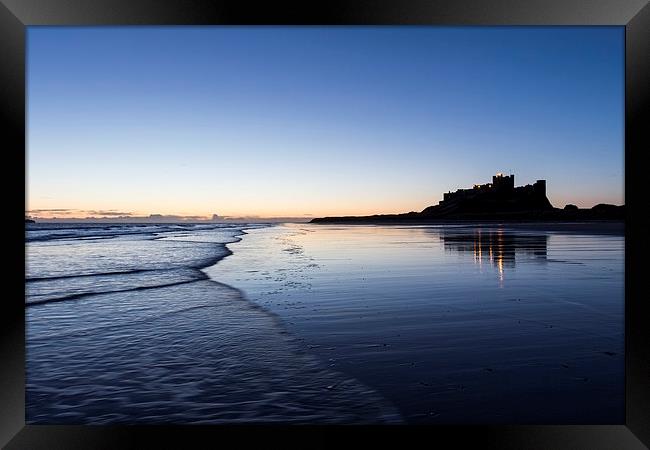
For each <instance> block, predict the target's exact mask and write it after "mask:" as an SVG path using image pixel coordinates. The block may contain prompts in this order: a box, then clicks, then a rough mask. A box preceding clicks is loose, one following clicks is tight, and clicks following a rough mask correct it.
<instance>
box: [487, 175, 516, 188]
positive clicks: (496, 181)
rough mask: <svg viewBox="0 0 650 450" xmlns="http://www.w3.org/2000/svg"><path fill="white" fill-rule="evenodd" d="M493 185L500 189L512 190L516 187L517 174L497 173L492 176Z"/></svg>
mask: <svg viewBox="0 0 650 450" xmlns="http://www.w3.org/2000/svg"><path fill="white" fill-rule="evenodd" d="M492 186H494V188H495V189H496V190H498V191H512V190H513V189H514V188H515V175H514V174H512V175H503V174H502V173H497V174H496V175H494V176H493V177H492Z"/></svg>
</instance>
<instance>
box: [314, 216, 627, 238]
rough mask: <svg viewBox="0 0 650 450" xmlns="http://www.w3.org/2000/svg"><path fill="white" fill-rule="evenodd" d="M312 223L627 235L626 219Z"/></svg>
mask: <svg viewBox="0 0 650 450" xmlns="http://www.w3.org/2000/svg"><path fill="white" fill-rule="evenodd" d="M310 223H311V224H313V225H346V226H355V225H359V226H368V225H375V226H389V227H395V226H398V227H399V226H407V227H410V226H459V227H463V226H464V227H485V228H508V229H515V230H533V231H549V232H556V231H557V232H563V233H582V234H596V235H618V236H623V235H625V221H624V220H598V221H596V220H593V221H536V220H526V221H524V220H517V221H504V220H417V221H416V220H413V221H401V220H395V221H385V222H384V221H373V220H354V221H352V220H350V221H345V220H342V221H338V220H331V221H327V222H310Z"/></svg>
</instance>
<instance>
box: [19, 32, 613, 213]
mask: <svg viewBox="0 0 650 450" xmlns="http://www.w3.org/2000/svg"><path fill="white" fill-rule="evenodd" d="M27 42H28V63H27V73H28V80H27V81H28V91H27V101H28V150H27V158H28V159H27V164H28V165H27V194H28V198H27V209H28V210H31V211H34V210H47V209H60V210H67V211H69V213H67V214H77V215H81V216H83V215H84V214H86V213H85V212H87V211H91V210H94V211H95V210H106V211H108V210H111V211H119V212H127V213H130V214H134V215H142V214H144V215H147V214H153V213H158V214H177V215H192V216H211V215H212V214H219V215H225V216H246V215H260V216H303V215H314V216H318V215H332V214H367V213H368V214H369V213H388V212H407V211H413V210H415V211H419V210H422V209H424V208H425V207H427V206H429V205H432V204H435V203H437V202H438V201H439V200H440V199H441V198H442V193H443V192H446V191H448V190H454V189H457V188H461V187H469V186H471V185H472V184H474V183H482V182H487V181H489V180H490V179H491V176H492V175H493V174H494V173H496V172H509V173H514V174H515V184H516V185H521V184H527V183H532V182H534V181H535V180H536V179H538V178H545V179H546V180H547V186H548V196H549V199H550V200H551V202H552V203H553V204H554V205H555V206H558V207H563V206H564V205H565V204H566V203H574V204H577V205H579V206H582V207H591V206H593V205H594V204H596V203H602V202H604V203H615V204H622V203H624V197H623V181H624V178H623V175H624V165H623V158H624V140H623V139H624V30H623V28H622V27H297V28H290V27H92V28H86V27H30V28H29V29H28V41H27ZM59 214H61V213H59ZM64 214H65V213H64ZM33 215H36V216H39V214H38V213H34V214H33ZM45 215H47V212H45V211H43V212H41V213H40V216H45ZM86 215H87V214H86Z"/></svg>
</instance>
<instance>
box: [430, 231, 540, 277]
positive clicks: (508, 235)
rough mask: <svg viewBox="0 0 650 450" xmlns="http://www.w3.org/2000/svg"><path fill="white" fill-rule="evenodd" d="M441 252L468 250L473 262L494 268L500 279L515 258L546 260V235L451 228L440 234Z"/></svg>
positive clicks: (511, 266) (511, 265)
mask: <svg viewBox="0 0 650 450" xmlns="http://www.w3.org/2000/svg"><path fill="white" fill-rule="evenodd" d="M440 240H441V241H442V242H443V244H444V248H445V251H451V252H461V253H471V254H472V256H473V260H474V263H475V264H477V265H479V266H480V267H483V266H484V265H486V264H487V265H490V266H492V267H494V268H495V269H496V270H497V273H498V276H499V280H500V282H503V280H504V272H505V271H506V270H507V269H514V267H515V263H516V260H517V259H518V258H519V259H520V260H521V259H524V258H525V259H526V260H529V261H535V262H539V263H546V262H547V259H546V256H547V246H548V235H546V234H519V233H512V232H507V231H504V230H503V229H502V228H498V229H482V228H474V229H471V230H468V229H451V230H443V231H442V232H441V233H440Z"/></svg>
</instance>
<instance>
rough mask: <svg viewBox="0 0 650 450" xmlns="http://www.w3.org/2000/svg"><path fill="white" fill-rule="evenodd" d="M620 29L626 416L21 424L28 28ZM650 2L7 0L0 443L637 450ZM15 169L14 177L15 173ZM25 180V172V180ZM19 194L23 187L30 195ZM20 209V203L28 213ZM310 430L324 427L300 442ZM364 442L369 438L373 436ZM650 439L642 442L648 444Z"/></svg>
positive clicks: (1, 27)
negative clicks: (531, 421) (383, 423)
mask: <svg viewBox="0 0 650 450" xmlns="http://www.w3.org/2000/svg"><path fill="white" fill-rule="evenodd" d="M190 24H199V25H209V24H214V25H223V24H231V25H245V24H249V25H250V24H278V25H296V24H302V25H310V24H314V25H352V24H354V25H379V24H381V25H384V24H404V25H407V24H418V25H619V26H625V30H626V32H625V46H626V63H625V64H626V67H625V70H626V75H625V80H626V86H625V202H626V208H627V212H626V214H627V216H626V236H625V238H626V244H625V261H626V271H625V281H626V288H625V318H626V319H625V325H626V336H625V360H626V362H625V368H626V377H625V383H626V398H625V401H626V418H625V423H624V424H613V425H589V424H584V425H579V426H577V425H576V426H574V425H571V426H568V425H522V426H515V425H506V426H427V427H417V428H416V427H409V426H405V427H402V426H399V427H363V428H359V427H335V428H333V427H311V426H309V427H293V428H291V430H289V431H290V433H287V434H283V437H282V440H279V437H280V436H279V434H278V433H279V432H282V431H287V430H286V427H259V426H258V427H255V431H254V432H251V427H249V426H246V427H223V426H201V427H196V426H177V427H168V426H165V427H163V426H159V427H158V426H154V427H141V426H139V427H117V426H107V427H97V426H92V427H91V426H41V425H39V426H37V425H25V397H24V393H25V378H24V366H25V346H24V344H25V338H24V331H25V322H24V318H25V308H24V299H23V298H21V297H20V292H21V291H22V292H23V293H24V287H25V286H24V282H23V281H24V279H23V277H24V268H25V266H24V263H25V248H24V244H23V242H20V239H19V238H18V236H19V235H20V234H22V235H23V237H24V233H25V227H24V223H23V218H24V217H23V216H24V212H25V211H24V210H25V198H26V197H25V195H23V198H22V200H21V199H19V195H18V191H19V190H20V188H19V186H18V187H17V184H20V183H21V173H22V174H25V167H26V166H25V156H26V138H25V136H26V134H25V126H26V124H25V117H26V116H25V111H26V110H25V71H26V68H25V60H26V59H25V51H26V47H25V44H26V27H27V26H31V25H190ZM649 35H650V6H649V5H648V2H647V1H646V0H593V1H588V2H586V1H581V0H533V1H523V0H445V1H436V2H433V1H427V0H418V1H410V2H405V1H401V2H400V1H396V0H394V1H383V0H375V1H350V2H344V1H333V0H330V1H313V2H301V3H298V4H293V3H289V2H282V1H273V2H266V3H264V2H259V4H257V3H255V4H251V3H250V2H246V1H241V0H240V1H209V0H185V1H183V0H173V1H169V0H168V1H162V0H112V1H111V0H93V1H90V0H0V54H1V55H2V59H1V60H0V61H2V62H1V64H0V96H1V97H2V109H1V111H2V113H3V116H2V119H3V120H2V122H3V123H4V124H5V127H3V128H4V133H3V140H4V141H6V144H5V145H4V146H3V147H4V152H3V156H4V158H5V160H6V162H5V167H4V169H5V171H4V172H5V173H4V175H5V176H4V177H2V180H3V183H4V184H5V189H4V192H5V193H7V195H6V197H5V202H6V204H7V206H6V207H5V208H7V209H8V211H9V212H8V213H7V214H6V215H5V220H4V222H5V224H7V225H8V226H9V236H8V238H7V239H6V241H5V242H6V246H7V247H8V249H9V250H10V251H9V253H10V258H11V259H10V264H9V265H8V268H7V269H6V270H5V274H6V276H7V278H6V281H5V282H6V284H7V285H8V286H10V287H11V288H12V289H11V290H10V291H9V290H8V291H7V292H12V294H11V295H7V296H6V297H5V298H4V299H3V301H2V314H1V315H0V317H1V320H2V324H1V327H0V333H1V334H0V336H1V337H0V339H1V341H0V409H1V410H2V414H0V417H1V418H0V445H3V446H6V448H8V449H22V448H29V449H40V448H48V449H51V448H112V449H114V448H123V447H126V448H128V447H137V448H141V447H147V446H149V444H151V443H153V442H158V443H163V444H164V445H163V447H164V448H176V447H183V448H191V447H192V444H188V441H192V442H193V443H194V444H196V443H197V442H199V440H201V441H203V442H205V443H206V446H210V447H212V446H217V445H223V444H224V443H225V441H224V438H225V437H236V438H237V439H238V445H243V444H246V443H247V442H248V441H249V440H250V439H258V438H260V437H261V438H262V439H265V441H262V443H263V445H268V444H270V443H271V442H274V443H281V444H288V443H291V442H292V441H293V442H296V443H300V444H301V446H310V447H311V446H314V445H319V444H320V445H322V444H324V443H326V442H327V440H328V439H329V437H330V436H332V435H333V436H335V437H336V435H337V433H334V434H332V432H337V431H341V430H343V431H345V433H346V434H350V433H353V434H356V433H357V432H361V433H363V438H364V439H370V440H371V441H377V442H382V443H384V444H388V445H391V444H393V445H404V439H405V438H408V437H411V436H412V434H413V432H414V431H416V432H417V434H418V437H419V438H421V439H422V438H424V439H425V440H424V442H425V443H427V444H433V445H438V446H440V444H441V443H445V444H447V445H444V444H443V446H444V447H447V446H448V445H449V443H453V446H454V447H458V446H469V445H471V446H472V447H477V446H478V447H481V448H499V449H510V448H512V449H515V448H516V449H520V448H534V449H537V448H539V449H548V448H554V449H562V448H589V449H635V448H644V447H645V445H650V426H649V424H650V348H649V347H650V346H649V345H648V343H650V334H649V332H648V328H650V327H649V326H648V323H649V321H648V319H649V318H650V317H649V314H648V306H647V300H648V296H647V294H645V290H644V287H645V286H644V274H643V265H644V264H643V263H644V259H645V255H646V254H648V251H649V250H650V246H649V242H650V239H649V237H648V232H649V231H650V226H649V225H650V224H649V221H648V219H647V218H645V217H644V216H645V215H646V213H647V211H644V207H646V208H647V207H648V205H650V202H649V201H648V198H649V197H647V195H648V189H647V187H646V185H647V184H648V183H647V182H646V180H645V178H644V173H642V171H643V170H644V167H643V165H642V164H641V161H642V160H641V158H642V156H643V152H644V151H647V149H649V148H650V145H649V142H648V131H647V130H648V125H647V124H648V123H649V122H648V114H647V113H648V90H649V87H650V80H649V77H648V74H649V72H650V57H649V55H650V37H649ZM14 174H15V175H17V180H15V179H14V177H13V175H14ZM22 182H23V183H22V186H23V188H25V179H24V178H23V179H22ZM23 194H25V192H24V191H23ZM21 208H22V211H21ZM305 433H310V434H317V435H318V436H319V437H318V439H314V438H313V437H311V436H310V440H309V441H304V440H303V439H304V438H305V437H306V436H305ZM366 443H367V442H366ZM644 443H645V445H644Z"/></svg>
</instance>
